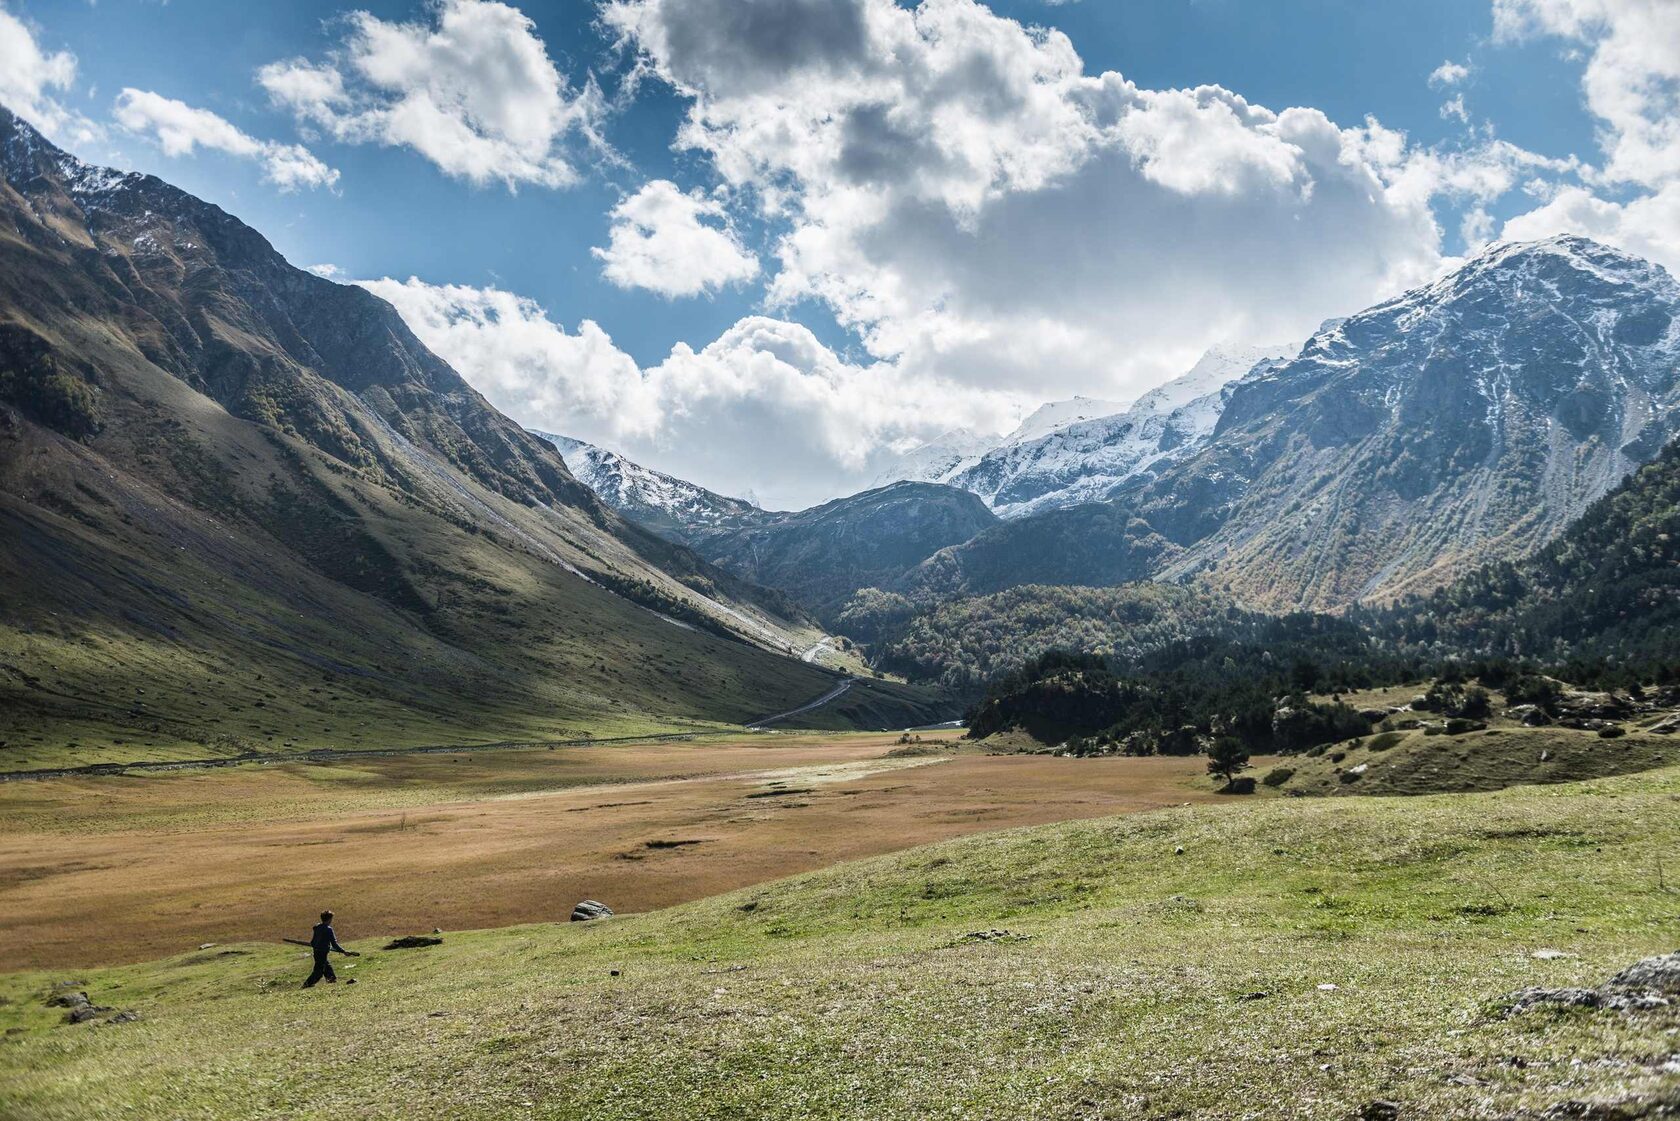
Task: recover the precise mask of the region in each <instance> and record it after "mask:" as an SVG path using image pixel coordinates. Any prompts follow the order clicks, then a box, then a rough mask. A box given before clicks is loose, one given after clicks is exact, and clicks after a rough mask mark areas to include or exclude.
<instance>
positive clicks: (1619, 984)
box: [1605, 951, 1680, 997]
mask: <svg viewBox="0 0 1680 1121" xmlns="http://www.w3.org/2000/svg"><path fill="white" fill-rule="evenodd" d="M1605 987H1606V988H1610V989H1625V990H1643V991H1645V992H1654V993H1659V994H1661V995H1663V996H1675V997H1680V951H1677V952H1675V953H1672V954H1663V955H1662V956H1661V957H1654V958H1646V959H1645V960H1643V961H1636V962H1634V963H1633V964H1632V965H1630V966H1628V967H1627V968H1626V969H1624V970H1622V971H1621V972H1620V973H1618V974H1616V975H1615V976H1614V977H1612V978H1610V981H1609V983H1608V984H1607V985H1606V986H1605Z"/></svg>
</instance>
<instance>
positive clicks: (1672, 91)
mask: <svg viewBox="0 0 1680 1121" xmlns="http://www.w3.org/2000/svg"><path fill="white" fill-rule="evenodd" d="M1494 30H1495V33H1496V35H1497V36H1499V37H1500V38H1501V39H1503V40H1505V41H1520V40H1523V39H1529V38H1534V37H1540V36H1550V37H1555V38H1559V39H1563V40H1565V41H1568V42H1570V43H1573V44H1576V45H1578V46H1579V47H1580V48H1582V49H1584V50H1585V52H1586V54H1587V65H1586V71H1585V74H1584V76H1583V78H1582V91H1583V94H1584V96H1585V98H1586V105H1587V108H1588V109H1589V110H1590V111H1591V112H1592V113H1593V115H1594V116H1596V117H1597V118H1598V120H1599V122H1600V144H1601V145H1602V147H1603V149H1604V156H1605V162H1604V166H1603V168H1602V169H1599V170H1598V171H1597V172H1596V173H1595V174H1593V175H1591V176H1589V179H1590V180H1591V182H1590V183H1589V184H1588V185H1585V186H1583V185H1569V186H1565V187H1562V188H1560V189H1558V190H1556V191H1555V192H1554V194H1553V197H1552V198H1550V199H1549V200H1548V201H1547V202H1546V203H1545V205H1543V206H1541V207H1540V208H1539V209H1537V210H1534V211H1532V212H1530V213H1528V214H1524V215H1521V216H1519V217H1517V218H1514V219H1512V220H1511V221H1510V222H1508V223H1506V225H1505V229H1504V236H1505V237H1507V238H1511V239H1522V238H1529V237H1536V236H1542V235H1545V234H1551V233H1558V232H1564V231H1567V232H1571V233H1580V234H1585V235H1586V236H1588V237H1594V238H1598V239H1599V240H1601V241H1606V242H1609V243H1611V244H1614V245H1619V246H1621V247H1622V248H1624V249H1627V250H1628V251H1630V252H1633V253H1638V254H1640V255H1642V256H1645V257H1649V258H1651V259H1652V260H1655V261H1658V262H1660V263H1662V264H1664V265H1666V266H1667V267H1668V268H1669V269H1670V270H1673V271H1680V4H1676V3H1673V2H1671V0H1494Z"/></svg>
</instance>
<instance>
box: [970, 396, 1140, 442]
mask: <svg viewBox="0 0 1680 1121" xmlns="http://www.w3.org/2000/svg"><path fill="white" fill-rule="evenodd" d="M1131 404H1132V403H1131V402H1130V401H1104V400H1100V399H1098V398H1096V397H1070V398H1068V399H1067V400H1066V401H1047V402H1045V403H1044V404H1042V405H1040V406H1039V407H1038V408H1036V409H1034V410H1033V411H1032V413H1031V415H1029V416H1028V417H1027V419H1025V420H1023V421H1022V422H1021V423H1020V424H1019V425H1017V426H1016V428H1015V431H1013V432H1011V433H1010V434H1009V435H1007V436H1005V437H1004V438H1003V439H1002V440H1001V441H999V444H1000V445H1001V446H1008V445H1010V444H1024V443H1026V442H1027V441H1028V440H1038V439H1041V438H1043V437H1045V436H1048V435H1050V433H1052V432H1059V431H1061V430H1062V429H1064V428H1066V427H1068V426H1069V425H1071V424H1079V423H1080V422H1081V421H1087V420H1096V419H1097V418H1098V417H1105V416H1113V415H1114V414H1115V413H1123V412H1125V411H1126V410H1127V409H1128V408H1130V407H1131ZM987 450H988V451H990V450H991V449H990V448H988V449H987Z"/></svg>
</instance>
